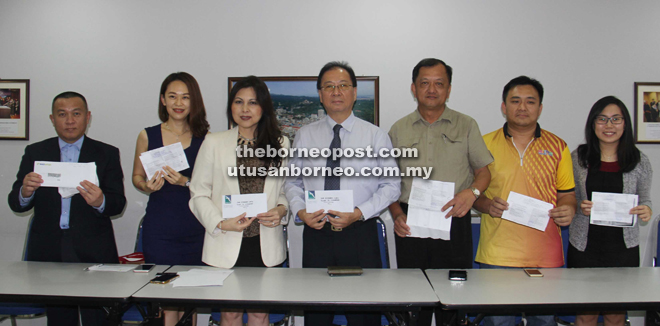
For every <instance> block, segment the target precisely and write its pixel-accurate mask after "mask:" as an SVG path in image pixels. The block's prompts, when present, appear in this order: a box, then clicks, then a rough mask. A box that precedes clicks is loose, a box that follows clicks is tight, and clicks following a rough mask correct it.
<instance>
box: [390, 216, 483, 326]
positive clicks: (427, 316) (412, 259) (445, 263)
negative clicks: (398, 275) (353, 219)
mask: <svg viewBox="0 0 660 326" xmlns="http://www.w3.org/2000/svg"><path fill="white" fill-rule="evenodd" d="M400 205H401V209H403V212H404V213H405V214H407V213H408V204H406V203H400ZM438 215H439V216H438V218H445V217H444V215H442V214H440V213H438ZM471 223H472V222H471V221H470V213H469V212H468V214H466V215H465V216H463V217H454V218H453V219H452V222H451V231H450V235H449V237H450V239H451V240H442V239H431V238H412V237H406V238H402V237H400V236H398V235H396V234H395V235H394V240H395V243H396V262H397V268H420V269H422V270H425V269H445V268H455V269H466V268H472V252H473V251H472V225H471ZM445 315H446V314H445ZM432 316H433V308H426V309H422V310H421V311H420V313H419V319H418V321H417V325H420V326H430V325H431V319H432ZM435 319H436V325H438V326H439V325H442V324H441V321H440V320H439V319H440V318H439V317H438V316H436V318H435Z"/></svg>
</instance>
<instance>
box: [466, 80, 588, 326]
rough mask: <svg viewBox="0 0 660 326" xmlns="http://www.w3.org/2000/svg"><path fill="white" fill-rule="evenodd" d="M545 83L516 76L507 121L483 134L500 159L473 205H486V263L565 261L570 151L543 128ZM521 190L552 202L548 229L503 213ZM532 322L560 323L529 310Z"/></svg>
mask: <svg viewBox="0 0 660 326" xmlns="http://www.w3.org/2000/svg"><path fill="white" fill-rule="evenodd" d="M542 101H543V86H542V85H541V83H540V82H539V81H537V80H535V79H532V78H529V77H527V76H520V77H517V78H514V79H512V80H511V81H510V82H509V83H508V84H507V85H506V86H505V87H504V92H503V94H502V113H503V114H504V115H505V116H506V123H505V124H504V127H502V128H501V129H498V130H496V131H493V132H491V133H489V134H487V135H484V142H485V143H486V146H487V147H488V149H489V150H490V152H491V153H492V154H493V158H494V159H495V160H494V161H493V163H491V164H489V165H488V169H489V170H490V173H491V181H490V185H489V186H488V189H486V191H485V193H484V196H480V197H479V199H477V201H475V203H474V207H475V208H476V209H478V210H479V211H481V212H482V213H483V214H482V216H481V236H480V238H479V248H478V250H477V257H476V261H477V262H479V263H480V264H481V268H529V267H532V268H541V267H545V268H551V267H561V266H562V265H564V255H563V250H562V241H561V230H560V226H566V225H569V224H570V223H571V220H572V219H573V216H574V215H575V209H576V199H575V189H574V188H575V183H574V180H573V165H572V161H571V152H570V151H569V149H568V146H567V145H566V142H564V141H563V140H562V139H561V138H559V137H557V136H556V135H554V134H553V133H551V132H548V131H546V130H544V129H541V127H540V125H539V124H538V119H539V116H540V115H541V111H542V110H543V104H542ZM510 192H516V193H519V194H522V195H525V196H529V197H532V198H535V199H538V200H542V201H544V202H547V203H550V204H552V205H553V208H552V209H551V210H549V211H548V216H549V217H550V218H549V219H548V223H547V225H546V227H545V230H543V231H540V230H538V229H535V228H532V227H529V226H525V225H522V224H517V223H514V222H511V221H509V220H505V219H502V218H501V217H502V214H503V212H504V211H505V210H507V209H508V207H509V203H508V202H507V201H506V199H507V198H508V197H509V193H510ZM514 319H515V318H514V316H489V317H486V318H485V319H484V323H485V325H486V326H513V325H514ZM527 325H528V326H550V325H552V326H556V323H555V322H554V317H553V316H529V315H528V316H527Z"/></svg>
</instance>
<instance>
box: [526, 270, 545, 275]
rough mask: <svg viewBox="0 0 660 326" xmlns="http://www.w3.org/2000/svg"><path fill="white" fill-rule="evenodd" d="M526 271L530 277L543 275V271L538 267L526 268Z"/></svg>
mask: <svg viewBox="0 0 660 326" xmlns="http://www.w3.org/2000/svg"><path fill="white" fill-rule="evenodd" d="M525 273H527V276H529V277H543V273H541V271H539V270H538V269H525Z"/></svg>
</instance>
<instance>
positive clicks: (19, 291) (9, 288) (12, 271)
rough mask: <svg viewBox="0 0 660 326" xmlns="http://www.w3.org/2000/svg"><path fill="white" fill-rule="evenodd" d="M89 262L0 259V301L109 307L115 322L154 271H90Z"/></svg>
mask: <svg viewBox="0 0 660 326" xmlns="http://www.w3.org/2000/svg"><path fill="white" fill-rule="evenodd" d="M91 265H93V264H90V263H49V262H27V261H0V275H2V278H0V302H24V303H42V304H72V305H92V306H108V307H111V308H112V309H111V312H112V313H111V316H110V317H111V322H112V323H113V324H117V325H118V324H119V323H120V322H121V321H120V320H118V319H117V318H119V319H120V318H121V313H122V312H123V308H124V306H125V305H127V304H128V303H129V300H130V297H131V295H133V293H135V292H136V291H138V290H139V289H140V288H142V287H143V286H145V285H146V284H147V283H148V282H149V280H151V279H152V278H154V277H155V274H156V273H157V272H158V271H163V270H165V269H166V268H167V267H169V266H156V268H154V269H153V270H152V271H151V272H149V273H134V272H132V271H129V272H125V273H119V272H90V271H85V268H86V267H89V266H91Z"/></svg>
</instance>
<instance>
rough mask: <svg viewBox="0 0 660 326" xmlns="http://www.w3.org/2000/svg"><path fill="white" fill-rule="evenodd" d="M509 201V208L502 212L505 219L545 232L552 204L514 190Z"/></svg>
mask: <svg viewBox="0 0 660 326" xmlns="http://www.w3.org/2000/svg"><path fill="white" fill-rule="evenodd" d="M507 202H508V203H509V209H508V210H505V211H504V213H503V214H502V218H503V219H505V220H508V221H511V222H514V223H518V224H522V225H525V226H529V227H530V228H534V229H537V230H539V231H543V232H545V228H546V227H547V226H548V220H549V219H550V215H549V213H548V211H549V210H551V209H552V208H553V207H554V206H553V205H552V204H550V203H546V202H544V201H542V200H538V199H536V198H532V197H529V196H525V195H521V194H519V193H517V192H513V191H512V192H510V193H509V198H508V199H507Z"/></svg>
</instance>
